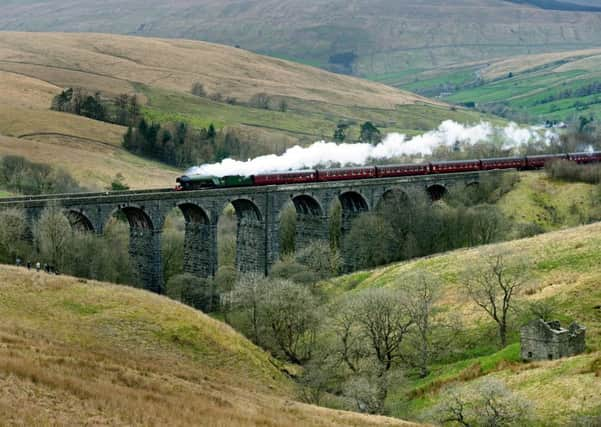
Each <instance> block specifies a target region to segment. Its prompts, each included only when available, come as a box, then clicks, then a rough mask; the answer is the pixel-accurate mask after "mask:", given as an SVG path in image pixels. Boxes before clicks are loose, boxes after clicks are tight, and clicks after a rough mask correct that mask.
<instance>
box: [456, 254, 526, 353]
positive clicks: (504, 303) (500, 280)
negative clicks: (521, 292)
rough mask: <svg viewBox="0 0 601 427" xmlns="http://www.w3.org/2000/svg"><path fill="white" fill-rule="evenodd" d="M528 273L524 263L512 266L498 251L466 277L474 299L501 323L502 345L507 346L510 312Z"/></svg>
mask: <svg viewBox="0 0 601 427" xmlns="http://www.w3.org/2000/svg"><path fill="white" fill-rule="evenodd" d="M525 273H526V269H525V264H524V263H520V264H516V265H513V266H511V267H510V266H509V265H508V263H507V259H506V257H505V256H504V255H502V254H496V255H493V256H489V257H488V258H487V259H486V260H485V262H484V263H483V265H480V266H478V267H476V268H474V269H471V270H470V271H468V273H467V276H466V277H465V279H464V287H465V289H466V291H467V293H468V295H469V296H470V298H471V299H472V300H473V301H474V302H475V303H476V304H477V305H478V306H479V307H480V308H481V309H482V310H484V311H485V312H486V314H488V316H490V317H491V318H492V319H493V320H494V321H495V322H496V323H497V326H498V332H499V339H500V340H501V346H502V347H505V346H506V345H507V332H508V327H509V312H510V311H511V310H512V309H513V308H514V303H515V296H516V292H517V291H518V289H519V288H520V287H521V286H522V285H523V284H524V282H525V278H526V277H525Z"/></svg>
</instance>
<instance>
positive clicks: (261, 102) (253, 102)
mask: <svg viewBox="0 0 601 427" xmlns="http://www.w3.org/2000/svg"><path fill="white" fill-rule="evenodd" d="M270 103H271V98H270V97H269V95H268V94H266V93H265V92H261V93H257V94H255V95H253V96H252V97H251V98H250V101H249V104H250V106H251V107H255V108H261V109H263V110H269V104H270Z"/></svg>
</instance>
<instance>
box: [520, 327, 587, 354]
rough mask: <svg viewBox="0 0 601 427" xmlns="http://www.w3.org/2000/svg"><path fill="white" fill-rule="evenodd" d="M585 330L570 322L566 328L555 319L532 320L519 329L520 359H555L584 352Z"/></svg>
mask: <svg viewBox="0 0 601 427" xmlns="http://www.w3.org/2000/svg"><path fill="white" fill-rule="evenodd" d="M585 332H586V329H585V328H583V327H582V326H580V325H578V324H576V323H572V324H571V325H570V326H569V327H568V329H565V328H562V327H561V325H560V323H559V322H557V321H553V322H545V321H544V320H541V319H538V320H533V321H532V322H530V323H528V324H527V325H524V326H522V328H521V329H520V341H521V347H522V360H555V359H560V358H562V357H570V356H575V355H577V354H580V353H582V352H584V349H585Z"/></svg>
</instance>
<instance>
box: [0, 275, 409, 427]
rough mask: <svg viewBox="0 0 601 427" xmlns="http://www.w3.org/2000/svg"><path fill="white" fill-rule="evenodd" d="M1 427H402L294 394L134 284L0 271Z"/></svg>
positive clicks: (212, 327) (243, 350)
mask: <svg viewBox="0 0 601 427" xmlns="http://www.w3.org/2000/svg"><path fill="white" fill-rule="evenodd" d="M0 295H1V296H2V297H1V298H0V317H1V318H2V322H1V324H0V381H1V382H2V387H0V424H7V425H10V424H25V425H74V424H82V425H83V424H86V425H87V424H96V425H98V424H102V425H207V426H247V425H248V426H250V425H263V426H282V425H287V426H292V425H319V426H336V425H340V426H342V425H344V426H347V425H356V426H359V425H361V426H362V425H374V426H375V425H404V424H403V423H402V422H397V421H395V420H391V419H386V418H382V417H374V418H370V417H367V416H361V415H358V414H352V413H346V412H339V411H329V410H326V409H322V408H317V407H312V406H308V405H304V404H301V403H298V402H295V401H294V398H295V391H294V386H293V385H292V383H291V382H290V381H289V379H288V378H287V377H285V376H284V374H282V372H280V370H279V369H278V364H277V363H275V362H274V360H273V359H271V358H270V357H269V356H268V355H267V354H266V353H264V352H263V351H261V350H260V349H258V348H257V347H255V346H254V345H252V344H251V343H250V342H249V341H247V340H246V339H244V338H243V337H242V336H240V335H239V334H237V333H236V332H234V331H233V330H232V329H231V328H229V327H228V326H226V325H224V324H222V323H220V322H218V321H216V320H213V319H211V318H209V317H207V316H205V315H204V314H202V313H200V312H198V311H195V310H193V309H191V308H188V307H186V306H183V305H181V304H179V303H176V302H173V301H171V300H168V299H166V298H164V297H161V296H158V295H154V294H151V293H148V292H145V291H140V290H136V289H132V288H126V287H120V286H115V285H110V284H103V283H98V282H92V281H88V282H86V281H84V280H77V279H74V278H70V277H61V276H50V275H47V274H45V273H35V272H28V271H26V270H24V269H17V268H14V267H6V266H4V267H2V266H0Z"/></svg>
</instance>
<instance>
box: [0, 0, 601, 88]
mask: <svg viewBox="0 0 601 427" xmlns="http://www.w3.org/2000/svg"><path fill="white" fill-rule="evenodd" d="M3 12H4V13H3V16H2V17H0V28H5V29H19V30H32V31H96V32H111V33H121V34H139V35H147V36H161V37H183V38H189V39H200V40H209V41H214V42H217V43H226V44H229V45H232V46H233V45H241V46H242V47H244V48H246V49H251V50H254V51H257V52H265V53H269V54H273V55H277V56H280V57H287V58H297V59H299V60H301V61H303V62H305V63H311V64H317V65H322V66H325V65H327V63H328V59H329V57H330V55H333V54H337V53H344V52H355V53H357V54H358V56H359V59H358V61H357V62H358V63H357V67H356V68H357V69H358V71H359V72H360V73H362V74H363V75H372V76H374V75H375V76H382V75H391V74H394V73H402V72H404V70H408V69H417V70H418V72H420V71H424V70H431V69H437V68H440V67H444V66H448V65H453V64H465V63H467V62H475V61H479V62H482V61H490V60H492V59H495V58H502V57H509V56H514V55H516V54H527V53H531V52H541V51H547V52H549V51H556V50H565V49H578V48H580V49H582V48H586V47H591V46H595V45H598V44H599V42H600V41H601V39H600V38H599V34H601V32H600V31H599V28H600V22H599V20H598V19H597V18H598V16H597V14H594V13H571V12H559V11H545V10H541V9H537V8H533V7H530V6H528V5H518V4H512V3H509V2H505V1H497V0H455V1H453V2H452V3H450V2H445V1H440V0H427V1H421V2H415V1H409V0H402V1H399V0H379V1H377V2H373V1H368V0H358V1H355V2H353V3H348V2H346V1H344V0H332V1H329V2H323V1H319V0H308V1H305V2H297V1H293V0H284V1H280V0H278V1H276V0H268V1H263V2H244V3H241V2H234V1H217V0H192V1H172V2H170V3H169V5H166V4H165V3H164V2H161V1H159V0H147V1H141V0H132V1H129V2H128V3H127V5H123V3H122V2H119V1H117V0H108V1H106V2H103V4H102V6H99V5H97V4H96V2H93V1H92V0H83V1H80V2H77V4H74V3H73V2H70V1H68V0H57V1H56V2H55V8H54V9H52V10H50V9H49V8H48V7H47V5H46V3H45V2H43V1H41V0H30V1H28V2H27V4H26V5H24V4H22V2H16V1H11V2H9V3H8V4H7V5H5V6H4V8H3Z"/></svg>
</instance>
